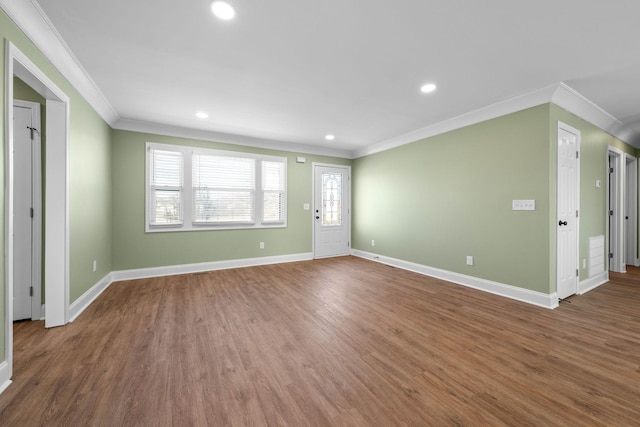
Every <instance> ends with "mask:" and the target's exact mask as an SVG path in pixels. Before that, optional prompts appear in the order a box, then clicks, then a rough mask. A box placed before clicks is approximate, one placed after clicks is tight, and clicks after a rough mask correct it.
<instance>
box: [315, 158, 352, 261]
mask: <svg viewBox="0 0 640 427" xmlns="http://www.w3.org/2000/svg"><path fill="white" fill-rule="evenodd" d="M317 166H319V167H328V168H341V169H346V170H348V171H349V179H348V180H347V181H348V182H347V186H346V187H347V190H348V192H349V194H348V196H347V200H346V202H347V203H346V209H347V236H349V237H348V239H349V251H348V253H349V254H351V166H349V165H334V164H330V163H316V162H313V163H312V164H311V176H312V178H311V187H312V189H311V197H312V201H313V203H312V204H311V207H312V209H311V213H312V214H313V215H311V245H312V252H313V258H316V219H315V217H316V213H315V212H316V209H317V206H316V167H317Z"/></svg>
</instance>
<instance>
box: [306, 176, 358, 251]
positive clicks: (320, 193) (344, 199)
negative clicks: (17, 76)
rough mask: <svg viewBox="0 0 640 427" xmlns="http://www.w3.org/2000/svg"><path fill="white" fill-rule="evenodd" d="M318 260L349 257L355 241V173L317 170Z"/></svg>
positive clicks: (316, 223)
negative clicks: (353, 181) (352, 180)
mask: <svg viewBox="0 0 640 427" xmlns="http://www.w3.org/2000/svg"><path fill="white" fill-rule="evenodd" d="M313 190H314V191H313V193H314V196H313V200H314V203H313V218H314V229H313V230H314V232H313V237H314V253H313V255H314V258H324V257H331V256H340V255H348V254H349V250H350V243H351V242H350V240H351V237H350V236H351V212H350V209H351V208H350V203H351V197H350V195H351V194H350V193H351V169H350V168H349V167H345V166H326V165H314V167H313Z"/></svg>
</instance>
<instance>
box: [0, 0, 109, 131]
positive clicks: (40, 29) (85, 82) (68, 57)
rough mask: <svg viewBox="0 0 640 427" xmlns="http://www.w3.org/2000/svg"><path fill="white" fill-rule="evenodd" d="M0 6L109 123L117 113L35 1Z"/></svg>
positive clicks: (6, 1)
mask: <svg viewBox="0 0 640 427" xmlns="http://www.w3.org/2000/svg"><path fill="white" fill-rule="evenodd" d="M0 7H1V8H2V9H3V10H4V11H5V12H6V13H7V15H8V16H9V17H10V18H11V20H12V21H13V22H14V23H15V24H16V25H17V26H18V28H20V30H22V32H23V33H24V34H25V35H26V36H27V37H28V38H29V40H31V41H32V42H33V44H34V45H36V47H37V48H38V49H40V51H42V53H43V54H44V56H46V58H47V59H48V60H49V61H51V63H52V64H53V65H54V66H55V67H56V68H57V69H58V70H59V71H60V73H61V74H62V75H63V76H64V77H65V78H66V79H67V80H68V81H69V82H71V84H72V85H73V87H74V88H75V89H76V90H77V91H78V92H80V94H81V95H82V96H83V97H84V98H85V99H86V100H87V102H88V103H89V105H91V106H92V107H93V109H94V110H96V112H97V113H98V114H99V115H100V117H102V118H103V119H104V121H106V122H107V123H109V124H110V125H113V123H115V122H116V120H117V119H118V117H119V116H118V113H116V111H115V110H114V108H113V107H112V106H111V104H110V103H109V101H108V100H107V98H106V97H105V96H104V95H103V94H102V92H100V89H99V88H98V86H97V85H96V83H95V82H94V81H93V79H92V78H91V76H90V75H89V73H87V71H86V70H85V69H84V68H83V67H82V65H80V61H78V59H77V58H76V57H75V55H74V54H73V52H72V51H71V49H70V48H69V46H67V44H66V42H65V41H64V40H63V39H62V36H60V34H59V33H58V31H57V30H56V29H55V27H54V26H53V24H52V23H51V21H50V20H49V18H48V17H47V16H46V14H45V13H44V11H43V10H42V9H41V8H40V6H39V5H38V3H37V2H36V1H35V0H30V1H25V0H23V1H15V0H0Z"/></svg>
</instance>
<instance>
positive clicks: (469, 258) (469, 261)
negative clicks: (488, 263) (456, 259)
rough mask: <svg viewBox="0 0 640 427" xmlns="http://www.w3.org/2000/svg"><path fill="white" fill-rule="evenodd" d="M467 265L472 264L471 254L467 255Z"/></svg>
mask: <svg viewBox="0 0 640 427" xmlns="http://www.w3.org/2000/svg"><path fill="white" fill-rule="evenodd" d="M467 265H473V256H471V255H467Z"/></svg>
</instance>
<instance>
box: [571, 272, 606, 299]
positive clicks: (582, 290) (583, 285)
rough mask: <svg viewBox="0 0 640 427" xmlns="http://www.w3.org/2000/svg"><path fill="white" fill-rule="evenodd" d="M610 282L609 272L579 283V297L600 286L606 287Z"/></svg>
mask: <svg viewBox="0 0 640 427" xmlns="http://www.w3.org/2000/svg"><path fill="white" fill-rule="evenodd" d="M608 281H609V272H608V271H603V272H602V273H600V274H596V275H595V276H593V277H589V278H588V279H586V280H583V281H582V282H580V283H578V295H582V294H586V293H587V292H589V291H591V290H593V289H595V288H597V287H598V286H600V285H604V284H605V283H607V282H608Z"/></svg>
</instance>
